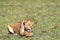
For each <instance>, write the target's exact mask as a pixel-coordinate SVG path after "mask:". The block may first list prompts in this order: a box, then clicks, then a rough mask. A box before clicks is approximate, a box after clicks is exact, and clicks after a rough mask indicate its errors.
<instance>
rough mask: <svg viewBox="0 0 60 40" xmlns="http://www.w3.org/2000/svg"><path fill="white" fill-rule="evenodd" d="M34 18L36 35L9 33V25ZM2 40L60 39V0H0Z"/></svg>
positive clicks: (0, 34)
mask: <svg viewBox="0 0 60 40" xmlns="http://www.w3.org/2000/svg"><path fill="white" fill-rule="evenodd" d="M25 18H27V19H31V20H34V22H35V25H34V28H33V33H34V36H32V37H25V36H23V37H21V36H19V35H17V36H14V35H10V34H8V30H7V25H8V24H14V23H16V22H18V21H21V20H23V19H25ZM0 40H60V0H0Z"/></svg>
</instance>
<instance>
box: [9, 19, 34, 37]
mask: <svg viewBox="0 0 60 40" xmlns="http://www.w3.org/2000/svg"><path fill="white" fill-rule="evenodd" d="M23 24H25V25H23ZM33 24H34V22H33V21H31V20H23V21H22V22H17V23H16V24H14V25H8V31H9V27H11V28H12V29H13V30H12V31H14V33H12V34H19V35H25V36H32V35H33V33H32V32H28V31H25V30H24V27H26V28H27V29H31V30H32V28H33Z"/></svg>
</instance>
